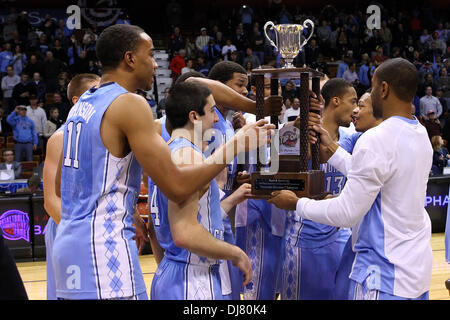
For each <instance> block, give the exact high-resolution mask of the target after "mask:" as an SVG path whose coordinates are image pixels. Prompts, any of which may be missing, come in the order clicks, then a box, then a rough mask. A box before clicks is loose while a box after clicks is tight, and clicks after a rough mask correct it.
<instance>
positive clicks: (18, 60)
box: [11, 45, 27, 74]
mask: <svg viewBox="0 0 450 320" xmlns="http://www.w3.org/2000/svg"><path fill="white" fill-rule="evenodd" d="M26 64H27V55H26V54H25V53H23V52H22V47H21V46H20V45H16V47H15V51H14V59H13V61H12V63H11V65H12V66H13V68H14V73H15V74H21V73H22V71H23V69H24V67H25V65H26Z"/></svg>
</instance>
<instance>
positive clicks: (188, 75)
mask: <svg viewBox="0 0 450 320" xmlns="http://www.w3.org/2000/svg"><path fill="white" fill-rule="evenodd" d="M191 77H194V78H206V77H205V75H204V74H203V73H201V72H198V71H189V72H186V73H183V74H182V75H181V76H179V77H178V79H177V80H176V81H175V83H174V85H173V86H175V85H177V84H179V83H181V82H184V81H186V79H188V78H191Z"/></svg>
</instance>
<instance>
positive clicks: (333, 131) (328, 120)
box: [323, 110, 339, 141]
mask: <svg viewBox="0 0 450 320" xmlns="http://www.w3.org/2000/svg"><path fill="white" fill-rule="evenodd" d="M323 128H324V129H325V130H327V131H328V133H329V134H330V137H331V139H333V141H338V140H339V125H338V124H337V122H336V121H335V120H334V117H333V115H332V114H330V113H329V112H327V110H325V111H324V113H323Z"/></svg>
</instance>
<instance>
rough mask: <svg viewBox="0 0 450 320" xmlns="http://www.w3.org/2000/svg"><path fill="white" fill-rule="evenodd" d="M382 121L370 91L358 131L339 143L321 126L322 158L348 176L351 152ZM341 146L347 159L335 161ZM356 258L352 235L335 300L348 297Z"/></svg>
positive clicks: (358, 115)
mask: <svg viewBox="0 0 450 320" xmlns="http://www.w3.org/2000/svg"><path fill="white" fill-rule="evenodd" d="M382 121H383V119H382V118H376V117H375V116H374V113H373V108H372V99H371V97H370V91H368V92H366V93H364V94H363V95H362V96H361V98H360V99H359V101H358V107H357V108H356V109H355V110H354V125H355V129H356V131H357V132H356V133H354V134H353V135H350V136H347V137H346V138H345V139H344V140H343V141H340V142H339V145H338V144H336V142H334V141H333V140H332V139H331V137H330V135H329V134H328V132H327V131H326V130H325V129H323V128H321V130H320V134H321V137H322V139H321V151H322V152H323V155H322V156H321V158H324V159H327V161H328V163H329V164H331V165H333V166H334V167H335V168H336V169H337V170H339V171H340V172H342V173H343V174H344V175H345V176H347V174H348V171H349V169H350V167H351V153H352V152H353V149H354V147H355V144H356V142H357V141H358V139H359V138H360V137H361V135H362V134H363V133H364V132H366V131H367V130H369V129H371V128H374V127H376V126H377V125H379V124H380V123H381V122H382ZM339 146H340V147H341V148H340V149H339V151H337V152H339V153H342V155H343V156H342V157H343V158H344V159H345V161H335V158H334V157H332V155H333V154H334V152H333V153H331V150H337V149H338V148H339ZM347 152H348V153H347ZM330 157H331V158H330ZM357 230H358V224H356V226H354V227H352V231H353V232H355V236H354V237H353V238H355V239H356V238H357V234H356V233H357ZM354 258H355V253H354V252H353V248H352V237H351V236H350V238H349V239H348V241H347V243H346V245H345V247H344V251H343V253H342V258H341V261H340V263H339V267H338V270H337V272H336V287H335V295H334V299H335V300H347V299H348V291H349V286H350V279H349V275H350V273H351V269H352V265H353V261H354Z"/></svg>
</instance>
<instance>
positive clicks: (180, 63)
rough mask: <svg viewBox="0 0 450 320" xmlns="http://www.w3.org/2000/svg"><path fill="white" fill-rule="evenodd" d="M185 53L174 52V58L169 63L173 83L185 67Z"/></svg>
mask: <svg viewBox="0 0 450 320" xmlns="http://www.w3.org/2000/svg"><path fill="white" fill-rule="evenodd" d="M185 58H186V51H185V50H184V49H181V50H180V51H179V52H175V56H174V57H173V59H172V61H171V62H170V70H172V77H173V78H174V81H175V80H176V79H177V78H178V77H179V76H180V75H181V70H182V69H183V68H184V67H186V60H185Z"/></svg>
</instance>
